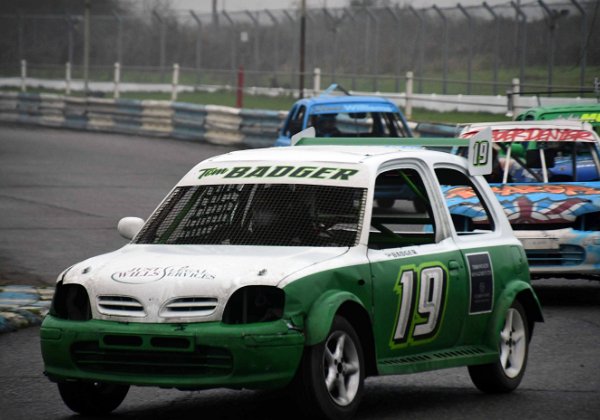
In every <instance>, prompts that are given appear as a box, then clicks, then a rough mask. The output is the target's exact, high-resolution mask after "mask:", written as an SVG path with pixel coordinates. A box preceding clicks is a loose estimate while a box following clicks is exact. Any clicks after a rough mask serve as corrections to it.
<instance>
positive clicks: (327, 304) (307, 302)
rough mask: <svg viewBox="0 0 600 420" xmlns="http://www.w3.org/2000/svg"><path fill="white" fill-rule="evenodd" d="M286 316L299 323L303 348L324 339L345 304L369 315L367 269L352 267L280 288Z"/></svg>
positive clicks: (323, 273)
mask: <svg viewBox="0 0 600 420" xmlns="http://www.w3.org/2000/svg"><path fill="white" fill-rule="evenodd" d="M284 290H285V292H286V308H285V312H286V316H288V317H290V318H291V319H292V320H293V321H294V324H295V325H298V324H299V322H297V321H296V320H297V319H302V320H303V321H302V323H303V325H304V330H305V334H306V345H314V344H317V343H320V342H322V341H323V340H325V338H326V337H327V334H328V333H329V330H330V328H331V323H332V322H333V318H334V316H335V314H336V312H337V311H338V309H339V308H340V306H341V305H342V304H344V303H346V302H354V303H356V304H358V305H360V306H362V307H363V308H365V311H366V312H367V313H369V310H368V309H366V308H369V307H371V273H370V270H369V265H368V264H367V263H366V257H365V264H360V265H354V266H349V267H343V268H336V269H333V270H328V271H324V272H320V273H316V274H311V275H308V276H306V277H303V278H301V279H299V280H295V281H294V282H292V283H290V284H288V285H287V286H285V287H284Z"/></svg>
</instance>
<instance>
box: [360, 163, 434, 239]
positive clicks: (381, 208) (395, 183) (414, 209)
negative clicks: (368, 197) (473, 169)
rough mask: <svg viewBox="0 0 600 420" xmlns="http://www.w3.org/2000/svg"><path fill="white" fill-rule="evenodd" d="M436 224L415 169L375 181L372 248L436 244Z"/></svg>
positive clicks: (402, 170)
mask: <svg viewBox="0 0 600 420" xmlns="http://www.w3.org/2000/svg"><path fill="white" fill-rule="evenodd" d="M435 232H436V229H435V221H434V219H433V214H432V211H431V205H430V200H429V196H428V194H427V191H426V189H425V186H424V184H423V180H422V179H421V176H420V175H419V173H418V172H417V171H415V170H414V169H394V170H391V171H387V172H383V173H382V174H380V175H379V176H378V177H377V179H376V181H375V196H374V197H373V212H372V216H371V228H370V233H369V247H370V248H373V249H385V248H398V247H402V246H409V245H421V244H430V243H434V242H435Z"/></svg>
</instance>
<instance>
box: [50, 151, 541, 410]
mask: <svg viewBox="0 0 600 420" xmlns="http://www.w3.org/2000/svg"><path fill="white" fill-rule="evenodd" d="M369 141H372V139H369ZM485 141H486V140H479V143H478V144H479V146H480V147H481V150H489V149H487V148H486V147H489V143H488V144H487V146H486V145H485V144H484V142H485ZM487 141H488V142H489V140H487ZM463 143H464V140H463ZM481 150H480V151H481ZM483 159H484V157H483V155H480V156H479V157H478V159H477V161H478V162H479V161H481V160H483ZM468 168H469V166H468V164H467V161H466V160H465V159H464V158H461V157H458V156H452V155H449V154H447V153H442V152H434V151H428V150H419V149H412V150H408V149H406V150H402V149H401V148H400V147H392V146H387V147H382V146H368V147H366V146H295V147H291V148H273V149H263V150H250V151H239V152H233V153H229V154H226V155H223V156H217V157H214V158H211V159H208V160H206V161H204V162H201V163H200V164H198V165H197V166H196V167H195V168H193V169H192V170H191V171H189V173H188V174H187V175H185V176H184V177H183V178H182V180H181V181H180V182H179V183H178V184H177V185H176V186H175V187H174V188H173V190H172V191H171V192H170V193H169V195H168V196H167V197H166V198H165V199H164V201H163V202H162V203H161V204H160V205H159V206H158V208H157V209H156V210H155V211H154V213H153V214H152V215H151V216H150V217H149V219H148V220H147V221H146V222H144V221H142V220H141V219H137V218H125V219H123V220H122V221H121V222H120V223H119V232H120V233H121V234H122V235H123V236H126V237H128V238H130V239H132V241H131V243H129V244H128V245H126V246H124V247H123V248H121V249H119V250H116V251H114V252H111V253H108V254H104V255H100V256H97V257H94V258H91V259H88V260H86V261H83V262H80V263H77V264H75V265H73V266H72V267H70V268H69V269H67V270H65V271H64V272H63V273H61V274H60V276H59V277H58V280H57V288H56V293H55V297H54V300H53V305H52V310H51V312H50V314H49V315H48V317H46V319H45V320H44V322H43V325H42V327H41V346H42V354H43V358H44V363H45V371H46V372H45V373H46V375H47V376H48V377H49V378H50V379H51V380H52V381H54V382H56V383H57V384H58V387H59V391H60V393H61V396H62V398H63V400H64V401H65V403H66V404H67V405H68V406H69V407H70V408H71V409H72V410H74V411H76V412H79V413H83V414H101V413H106V412H109V411H112V410H114V409H115V408H117V407H118V405H119V404H120V403H121V401H122V400H123V398H125V395H126V394H127V391H128V388H129V386H131V385H143V386H159V387H171V388H180V389H204V388H214V387H231V388H242V387H244V388H255V389H260V388H282V387H288V386H289V387H292V388H293V389H294V391H295V392H294V393H293V395H295V396H296V397H297V398H298V402H299V405H300V407H301V408H302V409H303V410H306V411H307V413H308V414H307V416H310V418H313V416H320V417H326V418H348V417H349V416H351V415H352V414H353V413H354V412H355V410H356V409H357V406H358V404H359V402H360V400H361V397H362V394H363V383H364V379H365V377H367V376H375V375H384V374H402V373H413V372H418V371H425V370H432V369H441V368H447V367H453V366H469V372H470V374H471V377H472V378H473V382H474V383H475V385H476V386H477V387H479V388H480V389H482V390H484V391H493V392H498V391H503V392H506V391H510V390H512V389H514V388H516V387H517V386H518V384H519V382H520V380H521V378H522V376H523V373H524V369H525V363H526V357H527V349H528V344H529V339H530V337H531V332H532V329H533V323H534V322H535V321H541V320H542V314H541V309H540V306H539V303H538V301H537V298H536V296H535V293H534V291H533V289H532V287H531V285H530V282H529V271H528V267H527V260H526V258H525V253H524V250H523V247H522V245H521V243H520V242H519V241H518V240H517V239H516V238H515V237H514V235H513V234H512V230H511V228H510V224H509V222H508V220H507V218H506V216H505V215H504V213H503V211H502V207H501V206H500V205H499V203H498V201H497V200H496V198H495V196H494V194H493V193H492V191H491V190H490V188H489V186H488V185H487V183H486V182H485V180H484V178H483V177H482V176H472V175H470V173H469V169H468ZM462 187H465V188H470V191H471V192H473V191H474V192H476V195H477V197H479V199H480V201H479V204H481V206H482V209H483V214H484V216H482V217H484V218H485V219H486V221H487V227H484V228H483V227H481V226H478V225H477V223H478V221H477V220H472V221H470V222H469V223H468V224H469V226H472V227H473V226H474V228H468V227H467V228H464V226H463V225H460V224H458V223H455V222H454V220H453V219H452V218H451V214H450V211H449V209H448V204H447V201H446V198H445V197H444V194H442V191H443V190H444V189H449V188H462ZM394 191H395V192H396V193H395V194H396V195H394V193H393V192H394ZM384 193H385V194H384ZM465 220H466V219H463V222H464V221H465ZM506 337H510V338H509V339H507V338H506Z"/></svg>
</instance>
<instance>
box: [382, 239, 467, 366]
mask: <svg viewBox="0 0 600 420" xmlns="http://www.w3.org/2000/svg"><path fill="white" fill-rule="evenodd" d="M429 247H432V245H430V246H429ZM450 261H456V262H458V263H459V264H460V263H461V262H462V256H461V254H460V251H458V250H455V251H450V252H444V253H437V254H436V253H429V252H428V255H427V256H426V257H422V256H418V257H416V256H415V257H403V258H399V259H393V260H387V261H383V262H376V263H373V264H372V266H371V268H372V273H373V282H374V295H375V296H374V303H375V305H374V306H375V311H374V312H375V322H374V333H375V340H376V342H377V343H378V345H377V358H378V360H384V359H387V358H394V357H398V355H414V354H419V353H423V352H427V351H431V350H436V349H440V348H447V347H451V346H453V345H455V344H456V342H457V340H459V339H460V336H461V329H462V325H463V322H464V317H465V312H466V305H467V296H466V295H465V290H464V287H463V286H461V285H460V281H461V279H465V278H466V268H465V266H464V264H460V267H459V268H456V269H452V270H449V269H448V266H449V265H450V264H449V262H450ZM430 267H441V269H442V270H443V272H444V274H445V282H446V284H445V291H444V296H443V297H442V299H441V302H440V303H441V305H442V307H441V308H440V312H439V315H438V317H437V321H436V328H435V331H434V332H433V334H427V335H426V336H425V337H423V336H421V337H419V336H415V328H416V326H417V325H419V324H424V323H425V322H426V321H427V320H428V318H429V317H428V316H425V314H420V313H419V311H418V308H416V306H418V302H417V300H418V297H419V296H420V293H421V289H420V287H421V286H420V285H419V282H418V279H417V280H415V281H414V283H415V285H414V290H413V293H412V301H411V302H410V303H411V304H412V306H413V309H409V308H402V292H401V291H400V289H401V287H400V285H399V281H400V276H401V274H402V272H403V271H409V270H414V271H415V277H418V276H419V274H420V273H421V272H422V271H423V270H424V269H427V268H430ZM455 282H456V283H455ZM408 298H409V299H410V298H411V297H408ZM403 311H408V313H407V315H406V316H407V317H408V318H409V319H407V323H406V334H405V337H404V339H402V340H395V339H394V333H395V330H396V327H397V324H398V320H399V318H400V313H401V312H403Z"/></svg>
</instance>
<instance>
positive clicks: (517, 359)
mask: <svg viewBox="0 0 600 420" xmlns="http://www.w3.org/2000/svg"><path fill="white" fill-rule="evenodd" d="M529 334H530V333H529V326H528V323H527V314H526V312H525V309H524V308H523V306H522V305H521V304H520V303H519V302H518V301H515V302H513V304H512V306H511V307H510V308H509V309H508V311H506V318H505V320H504V326H503V327H502V330H501V331H500V344H499V346H500V349H499V350H500V355H499V358H498V361H497V362H495V363H490V364H487V365H476V366H469V375H470V376H471V380H472V381H473V383H474V384H475V386H476V387H477V388H478V389H480V390H481V391H483V392H488V393H503V392H511V391H513V390H514V389H516V388H517V387H518V386H519V384H520V383H521V379H523V375H524V374H525V367H526V365H527V354H528V352H529V339H530V335H529Z"/></svg>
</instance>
